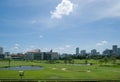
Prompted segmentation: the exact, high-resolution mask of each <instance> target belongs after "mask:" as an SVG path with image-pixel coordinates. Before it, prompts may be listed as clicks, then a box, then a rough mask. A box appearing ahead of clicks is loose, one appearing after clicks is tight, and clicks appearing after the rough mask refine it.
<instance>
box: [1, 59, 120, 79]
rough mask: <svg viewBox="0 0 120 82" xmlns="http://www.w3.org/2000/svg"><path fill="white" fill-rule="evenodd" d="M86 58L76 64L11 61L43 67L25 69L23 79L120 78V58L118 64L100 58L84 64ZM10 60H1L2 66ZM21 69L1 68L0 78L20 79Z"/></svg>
mask: <svg viewBox="0 0 120 82" xmlns="http://www.w3.org/2000/svg"><path fill="white" fill-rule="evenodd" d="M84 61H85V60H75V63H74V64H65V63H64V61H63V60H57V62H58V63H54V64H50V63H48V61H43V60H40V61H15V60H12V61H11V62H10V67H14V66H40V67H41V69H37V70H36V69H35V70H34V69H32V70H23V71H24V76H23V78H22V79H33V80H34V79H51V80H54V79H61V80H62V79H68V80H76V79H79V80H120V65H119V64H120V60H117V61H116V64H112V63H111V62H109V63H107V64H102V65H101V64H100V63H99V61H98V60H88V62H90V63H92V65H90V64H84ZM8 64H9V62H8V61H5V60H1V61H0V68H5V67H8ZM19 71H21V70H9V69H7V70H4V69H2V70H1V69H0V79H20V76H19Z"/></svg>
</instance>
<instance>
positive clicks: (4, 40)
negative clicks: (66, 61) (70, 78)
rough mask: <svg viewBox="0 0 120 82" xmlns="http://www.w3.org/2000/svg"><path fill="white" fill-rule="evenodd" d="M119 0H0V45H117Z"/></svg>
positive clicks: (18, 48) (21, 48) (68, 48)
mask: <svg viewBox="0 0 120 82" xmlns="http://www.w3.org/2000/svg"><path fill="white" fill-rule="evenodd" d="M119 31H120V0H54V1H53V0H0V46H2V47H4V51H9V52H11V53H17V52H26V51H27V50H31V49H36V48H39V49H41V51H49V50H50V49H53V51H57V52H59V53H75V48H76V47H79V48H80V50H83V49H86V50H87V51H88V52H89V51H90V50H91V49H97V50H98V51H100V52H101V51H103V50H104V49H106V48H109V49H111V48H112V45H114V44H116V45H118V46H120V38H119V35H120V32H119Z"/></svg>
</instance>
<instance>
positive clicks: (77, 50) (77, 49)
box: [76, 47, 79, 55]
mask: <svg viewBox="0 0 120 82" xmlns="http://www.w3.org/2000/svg"><path fill="white" fill-rule="evenodd" d="M76 55H79V47H77V48H76Z"/></svg>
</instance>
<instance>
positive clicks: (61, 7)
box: [51, 0, 74, 19]
mask: <svg viewBox="0 0 120 82" xmlns="http://www.w3.org/2000/svg"><path fill="white" fill-rule="evenodd" d="M73 7H74V4H73V3H72V2H71V1H70V0H62V2H61V3H60V4H58V5H57V7H56V9H55V10H54V11H53V12H51V18H57V19H60V18H62V16H63V15H69V14H70V13H71V12H73Z"/></svg>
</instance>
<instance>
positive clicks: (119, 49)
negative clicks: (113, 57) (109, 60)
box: [117, 48, 120, 56]
mask: <svg viewBox="0 0 120 82" xmlns="http://www.w3.org/2000/svg"><path fill="white" fill-rule="evenodd" d="M117 55H118V56H120V48H118V49H117Z"/></svg>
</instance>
